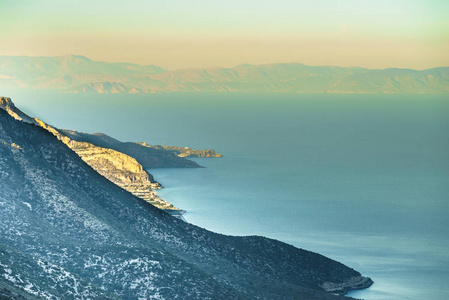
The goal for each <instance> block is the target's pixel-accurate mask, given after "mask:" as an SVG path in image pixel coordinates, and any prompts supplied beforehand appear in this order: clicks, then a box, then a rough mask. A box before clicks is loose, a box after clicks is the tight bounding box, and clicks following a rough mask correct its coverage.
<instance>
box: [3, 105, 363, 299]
mask: <svg viewBox="0 0 449 300" xmlns="http://www.w3.org/2000/svg"><path fill="white" fill-rule="evenodd" d="M6 99H8V98H2V101H3V105H2V108H3V109H0V191H1V192H0V295H6V296H7V297H10V298H12V299H38V298H46V299H67V298H74V299H137V298H145V299H148V298H161V299H254V298H258V299H298V298H299V299H311V300H314V299H316V300H318V299H320V300H322V299H329V300H331V299H347V298H346V297H343V296H341V295H339V294H338V293H344V292H346V291H348V290H351V289H355V288H362V287H368V286H370V285H371V284H372V280H371V279H369V278H368V277H363V276H362V275H361V274H360V273H359V272H357V271H355V270H353V269H351V268H349V267H347V266H345V265H343V264H341V263H339V262H337V261H334V260H331V259H329V258H327V257H324V256H322V255H319V254H317V253H313V252H310V251H306V250H303V249H298V248H295V247H293V246H290V245H288V244H285V243H282V242H279V241H276V240H273V239H268V238H264V237H259V236H247V237H233V236H225V235H221V234H216V233H213V232H210V231H207V230H205V229H202V228H199V227H197V226H194V225H192V224H189V223H186V222H183V221H181V220H179V219H177V218H174V217H172V216H170V215H169V214H167V213H166V212H164V211H162V210H160V209H158V208H156V207H154V206H153V205H150V204H149V203H147V202H145V201H143V200H142V199H140V198H138V197H135V196H133V195H132V194H131V193H129V192H127V191H125V190H123V189H122V188H120V187H119V186H117V185H115V184H113V183H112V182H111V181H109V180H107V179H106V178H105V177H103V176H101V175H100V174H99V173H97V172H96V171H95V170H94V169H93V168H92V167H91V166H89V165H88V164H87V163H86V161H84V160H82V159H81V158H80V156H78V154H77V153H76V152H75V151H74V150H72V149H70V148H69V147H68V145H70V144H72V143H73V140H67V139H66V137H64V136H58V133H57V132H56V133H55V132H51V131H52V128H44V127H42V126H45V125H44V124H39V122H38V121H37V120H36V119H29V117H27V116H26V115H24V114H23V113H22V112H21V111H20V110H18V109H17V108H15V107H14V106H13V104H12V103H11V102H10V100H6ZM7 101H8V105H5V103H6V102H7ZM33 120H34V121H35V122H36V123H37V124H36V123H34V122H33ZM64 140H65V142H64Z"/></svg>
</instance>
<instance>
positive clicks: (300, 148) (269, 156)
mask: <svg viewBox="0 0 449 300" xmlns="http://www.w3.org/2000/svg"><path fill="white" fill-rule="evenodd" d="M9 95H11V96H12V97H13V100H14V101H15V103H16V104H17V105H18V106H20V107H21V108H23V110H24V111H26V112H27V113H29V114H31V115H34V116H38V117H40V118H42V119H43V120H45V121H47V122H49V123H51V124H53V125H56V126H58V127H61V128H70V129H77V130H80V131H87V132H98V131H99V132H105V133H107V134H110V135H112V136H113V137H116V138H118V139H120V140H123V141H145V142H147V143H151V144H166V145H182V146H190V147H196V148H214V149H215V150H217V151H218V152H221V153H223V154H224V155H225V157H223V158H220V159H196V161H197V162H198V163H200V164H201V165H203V166H206V167H207V168H204V169H156V170H150V172H151V173H152V174H153V175H155V178H156V179H157V180H158V181H160V182H161V183H162V184H163V185H164V186H165V187H166V188H165V189H164V190H162V191H160V195H161V196H162V197H163V198H165V199H166V200H168V201H170V202H172V203H174V204H175V205H176V206H178V207H181V208H183V209H186V210H187V211H188V213H187V214H186V215H185V217H186V219H187V220H188V221H189V222H192V223H194V224H197V225H199V226H201V227H205V228H207V229H210V230H213V231H217V232H221V233H226V234H235V235H250V234H257V235H265V236H268V237H272V238H277V239H279V240H282V241H285V242H287V243H290V244H293V245H295V246H297V247H301V248H305V249H308V250H312V251H315V252H319V253H322V254H324V255H327V256H329V257H331V258H333V259H336V260H338V261H341V262H343V263H345V264H347V265H349V266H351V267H353V268H355V269H357V270H358V271H360V272H362V273H363V274H364V275H366V276H370V277H372V278H373V280H374V281H375V284H374V285H373V286H372V287H371V288H370V289H368V290H364V291H358V292H353V293H351V296H353V297H358V298H364V299H367V300H369V299H449V287H448V285H447V281H448V280H449V217H448V213H449V201H448V199H449V99H448V97H447V96H429V95H293V94H268V95H267V94H261V95H257V94H222V95H217V94H215V95H214V94H210V95H207V94H168V95H66V94H57V95H55V94H53V95H52V94H41V93H39V94H34V95H30V94H21V93H16V92H11V93H10V94H9Z"/></svg>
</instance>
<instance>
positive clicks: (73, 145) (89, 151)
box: [0, 97, 179, 210]
mask: <svg viewBox="0 0 449 300" xmlns="http://www.w3.org/2000/svg"><path fill="white" fill-rule="evenodd" d="M0 108H2V109H4V110H5V111H7V112H8V114H10V115H11V116H12V117H14V118H15V119H17V120H19V121H24V122H27V123H31V124H35V125H38V126H40V127H42V128H44V129H46V130H47V131H49V132H51V133H52V134H54V135H55V136H56V137H57V138H58V139H59V140H61V141H62V142H63V143H64V144H66V145H67V146H68V147H69V148H70V149H72V150H73V151H75V153H76V154H78V155H79V156H80V157H81V159H83V160H84V161H85V162H86V163H87V164H88V165H89V166H91V167H92V168H93V169H94V170H96V171H97V172H98V173H100V174H101V175H103V176H104V177H105V178H107V179H109V180H110V181H112V182H113V183H115V184H117V185H118V186H120V187H121V188H124V189H125V190H127V191H129V192H131V193H133V194H134V195H136V196H138V197H140V198H142V199H144V200H146V201H148V202H150V203H151V204H153V205H155V206H156V207H158V208H161V209H170V210H179V209H178V208H176V207H174V206H173V205H172V204H170V203H168V202H166V201H164V200H162V199H161V198H160V197H159V196H158V195H157V192H156V191H155V190H157V189H160V185H159V183H157V182H154V179H153V177H152V176H151V175H150V174H149V173H148V172H146V171H145V170H144V168H143V167H142V165H141V164H139V163H138V162H137V161H136V160H135V159H134V158H133V157H131V156H129V155H126V154H124V153H121V152H118V151H115V150H112V149H108V148H102V147H98V146H95V145H93V144H91V143H87V142H82V141H75V140H72V139H71V138H70V137H69V136H67V135H65V134H63V132H62V131H61V130H59V129H57V128H55V127H53V126H51V125H48V124H46V123H45V122H43V121H41V120H39V119H37V118H31V117H29V116H27V115H26V114H25V113H23V112H22V111H20V110H19V109H18V108H16V107H15V105H14V103H13V102H12V101H11V99H10V98H7V97H0Z"/></svg>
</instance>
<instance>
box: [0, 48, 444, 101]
mask: <svg viewBox="0 0 449 300" xmlns="http://www.w3.org/2000/svg"><path fill="white" fill-rule="evenodd" d="M2 87H4V88H6V87H8V88H25V89H56V90H58V91H60V92H68V93H165V92H295V93H449V67H441V68H432V69H427V70H420V71H418V70H411V69H396V68H390V69H365V68H358V67H348V68H344V67H334V66H306V65H304V64H300V63H282V64H265V65H249V64H244V65H239V66H236V67H233V68H205V69H201V68H199V69H183V70H176V71H168V70H165V69H163V68H161V67H158V66H154V65H149V66H140V65H136V64H130V63H106V62H98V61H93V60H91V59H89V58H87V57H84V56H79V55H67V56H57V57H26V56H0V88H2Z"/></svg>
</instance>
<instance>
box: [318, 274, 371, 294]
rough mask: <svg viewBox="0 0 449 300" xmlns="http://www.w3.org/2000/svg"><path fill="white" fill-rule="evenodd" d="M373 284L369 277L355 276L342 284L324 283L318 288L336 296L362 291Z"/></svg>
mask: <svg viewBox="0 0 449 300" xmlns="http://www.w3.org/2000/svg"><path fill="white" fill-rule="evenodd" d="M373 284H374V281H373V280H372V279H371V278H370V277H363V276H357V277H353V278H351V279H350V280H348V281H346V282H342V283H334V282H325V283H323V284H321V285H320V286H321V287H322V288H323V289H324V290H325V291H326V292H329V293H334V294H338V295H346V294H347V293H348V292H350V291H355V290H364V289H367V288H369V287H370V286H372V285H373Z"/></svg>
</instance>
